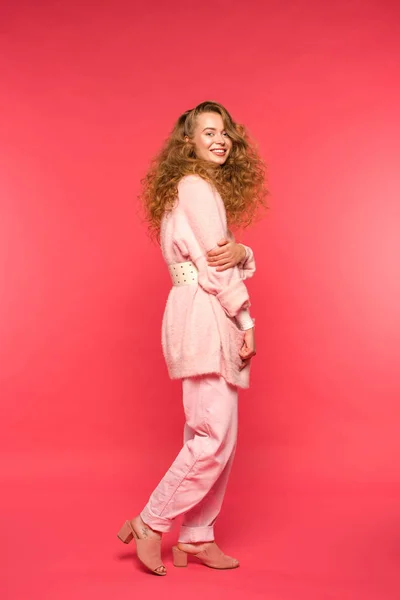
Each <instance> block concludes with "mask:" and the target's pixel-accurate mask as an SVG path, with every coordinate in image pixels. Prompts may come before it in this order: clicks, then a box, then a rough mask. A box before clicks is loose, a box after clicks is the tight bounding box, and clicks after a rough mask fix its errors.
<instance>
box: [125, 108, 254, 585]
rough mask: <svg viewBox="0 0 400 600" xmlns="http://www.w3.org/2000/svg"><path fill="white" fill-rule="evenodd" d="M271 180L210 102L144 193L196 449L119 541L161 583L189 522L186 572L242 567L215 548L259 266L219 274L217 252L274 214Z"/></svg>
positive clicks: (170, 351) (170, 359)
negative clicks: (164, 548)
mask: <svg viewBox="0 0 400 600" xmlns="http://www.w3.org/2000/svg"><path fill="white" fill-rule="evenodd" d="M263 175H264V171H263V163H262V161H261V160H260V158H259V157H258V156H257V154H256V152H255V151H254V150H253V149H252V147H251V145H250V144H249V143H248V141H247V139H246V134H245V130H244V128H243V127H242V126H240V125H237V124H235V123H234V122H233V120H232V118H231V116H230V115H229V113H228V111H227V110H226V109H225V108H224V107H223V106H221V105H220V104H217V103H215V102H203V103H202V104H200V105H199V106H197V107H196V108H194V109H192V110H190V111H186V112H185V113H184V114H183V115H181V116H180V117H179V119H178V121H177V123H176V125H175V127H174V129H173V131H172V134H171V136H170V138H169V139H168V140H167V142H166V144H165V146H164V148H163V150H162V151H161V153H160V155H159V156H158V157H157V159H156V160H155V161H154V163H153V165H152V167H151V169H150V170H149V173H148V174H147V177H146V178H145V179H144V181H143V183H144V192H143V196H142V198H143V200H144V204H145V208H146V214H147V218H148V221H149V223H150V226H151V227H152V228H153V231H155V232H157V234H159V235H160V241H161V250H162V254H163V258H164V260H165V262H166V264H167V266H168V269H169V272H170V274H171V277H172V289H171V290H170V293H169V295H168V300H167V304H166V307H165V311H164V316H163V322H162V347H163V353H164V357H165V361H166V364H167V368H168V372H169V375H170V377H171V379H182V391H183V404H184V410H185V417H186V424H185V433H184V437H185V443H184V446H183V448H182V450H181V451H180V453H179V454H178V456H177V458H176V459H175V461H174V463H173V464H172V466H171V467H170V469H169V471H168V472H167V473H166V474H165V476H164V477H163V479H162V480H161V481H160V483H159V484H158V486H157V487H156V489H155V490H154V491H153V493H152V495H151V497H150V499H149V501H148V503H147V504H146V506H145V507H144V508H143V510H142V511H141V513H140V514H139V515H137V516H136V517H134V518H133V519H131V520H129V521H126V522H125V524H124V525H123V526H122V528H121V530H120V531H119V533H118V537H119V538H120V539H121V540H122V541H123V542H125V543H128V542H130V541H131V540H132V539H135V542H136V547H137V554H138V557H139V559H140V560H141V561H142V562H143V564H144V565H145V566H146V567H147V568H148V569H149V570H150V571H152V572H153V573H156V574H157V575H165V574H166V569H165V566H164V565H163V563H162V558H161V537H162V534H163V533H166V532H168V531H170V529H171V527H172V523H173V521H174V519H175V518H176V517H178V516H180V515H184V518H183V522H182V527H181V530H180V535H179V541H178V544H177V546H174V548H173V555H174V564H175V566H186V564H187V556H188V554H192V555H195V556H196V557H197V558H199V559H200V560H201V562H203V563H204V564H206V565H207V566H209V567H213V568H215V569H234V568H236V567H238V566H239V561H238V560H236V559H234V558H232V557H230V556H227V555H225V554H224V553H223V552H222V551H221V550H220V549H219V548H218V546H217V544H216V543H215V540H214V523H215V521H216V519H217V517H218V514H219V512H220V509H221V505H222V502H223V498H224V495H225V489H226V485H227V482H228V477H229V473H230V469H231V466H232V462H233V457H234V454H235V448H236V438H237V421H238V414H237V412H238V410H237V409H238V388H247V387H248V386H249V378H250V363H251V360H252V358H253V357H254V356H255V354H256V343H255V333H254V320H253V319H252V317H251V316H250V312H249V307H250V298H249V294H248V291H247V288H246V285H245V283H244V279H246V278H248V277H251V276H252V275H253V273H254V271H255V262H254V256H253V252H252V250H251V249H250V248H247V247H245V256H244V257H243V254H242V252H241V251H240V252H239V253H237V252H236V254H235V253H233V255H234V256H236V260H235V261H234V262H233V263H232V264H231V265H230V267H229V268H223V269H221V270H217V268H216V265H217V264H218V262H219V261H218V252H219V248H218V249H217V250H215V248H216V247H217V245H220V244H221V240H223V239H227V238H229V237H231V236H230V232H229V231H228V224H232V223H234V222H240V221H241V220H246V219H247V221H249V220H251V217H252V216H253V214H254V211H255V209H256V208H257V207H258V206H259V205H260V204H262V203H263V192H264V188H263ZM230 243H233V245H234V246H238V245H237V244H235V243H234V242H230ZM210 252H213V254H212V258H211V265H210V262H209V261H210V256H209V254H210ZM216 254H217V260H216V261H215V257H216ZM213 259H214V261H215V262H212V261H213ZM239 265H240V266H239Z"/></svg>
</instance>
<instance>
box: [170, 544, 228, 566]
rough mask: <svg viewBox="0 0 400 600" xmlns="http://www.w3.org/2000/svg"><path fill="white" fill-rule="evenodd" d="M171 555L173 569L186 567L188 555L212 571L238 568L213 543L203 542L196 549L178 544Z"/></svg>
mask: <svg viewBox="0 0 400 600" xmlns="http://www.w3.org/2000/svg"><path fill="white" fill-rule="evenodd" d="M189 548H190V549H189ZM172 554H173V558H174V566H175V567H187V564H188V555H189V554H190V555H191V556H195V557H196V558H198V559H199V560H200V561H201V562H202V563H203V564H204V565H206V566H207V567H211V568H212V569H236V568H237V567H238V566H239V561H238V560H236V558H232V557H231V556H227V555H226V554H224V553H223V552H222V550H220V548H218V546H217V544H216V543H215V542H205V543H204V544H201V545H199V546H198V547H197V548H195V547H194V546H193V545H192V544H179V546H173V548H172Z"/></svg>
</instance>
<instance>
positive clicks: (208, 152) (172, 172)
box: [140, 101, 267, 239]
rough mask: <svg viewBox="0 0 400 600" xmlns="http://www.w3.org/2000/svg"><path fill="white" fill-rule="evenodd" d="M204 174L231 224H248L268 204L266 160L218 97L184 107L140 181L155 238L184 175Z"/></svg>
mask: <svg viewBox="0 0 400 600" xmlns="http://www.w3.org/2000/svg"><path fill="white" fill-rule="evenodd" d="M195 173H196V174H197V175H200V177H201V178H202V179H204V180H205V181H208V182H209V183H210V184H211V185H212V186H213V187H214V188H215V189H216V190H217V191H218V193H219V194H220V196H221V198H222V200H223V202H224V207H225V211H226V217H227V221H228V226H229V227H235V226H238V227H241V226H244V227H246V226H248V225H250V224H251V223H252V222H253V219H254V216H255V214H256V213H257V212H258V211H259V209H261V208H264V207H265V206H266V203H265V197H266V194H267V191H266V188H265V164H264V162H263V160H262V159H261V157H260V156H259V154H258V151H257V148H256V146H255V145H254V144H253V142H252V140H250V138H249V135H248V133H247V130H246V128H245V127H244V125H241V124H240V123H237V122H235V121H234V120H233V119H232V117H231V115H230V113H229V112H228V111H227V110H226V108H225V107H224V106H222V105H221V104H219V103H218V102H213V101H205V102H202V103H201V104H198V105H197V106H196V107H195V108H192V109H190V110H187V111H185V112H184V113H183V114H182V115H181V116H180V117H179V118H178V120H177V121H176V123H175V126H174V127H173V129H172V131H171V133H170V135H169V137H168V138H167V140H166V141H165V143H164V145H163V147H162V148H161V151H160V152H159V154H158V155H157V156H156V157H155V158H154V161H153V163H152V165H151V167H150V169H149V170H148V172H147V174H146V176H145V177H144V179H143V180H142V182H141V183H142V193H141V195H140V200H141V202H142V204H143V206H144V209H145V218H146V220H147V221H148V225H149V229H150V232H151V233H152V234H154V235H155V236H156V237H157V239H158V238H159V234H160V227H161V219H162V217H163V215H164V214H165V213H168V212H170V211H171V210H172V209H173V207H174V206H175V204H176V200H177V197H178V184H179V182H180V181H181V179H182V178H183V177H185V176H186V175H191V174H195Z"/></svg>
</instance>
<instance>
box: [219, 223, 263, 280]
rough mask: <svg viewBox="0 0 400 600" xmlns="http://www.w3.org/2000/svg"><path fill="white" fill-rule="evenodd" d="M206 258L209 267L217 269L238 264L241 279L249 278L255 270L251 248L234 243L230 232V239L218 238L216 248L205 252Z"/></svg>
mask: <svg viewBox="0 0 400 600" xmlns="http://www.w3.org/2000/svg"><path fill="white" fill-rule="evenodd" d="M229 233H230V232H229ZM207 259H208V264H209V265H210V267H215V268H216V269H217V271H225V270H226V269H231V268H232V267H234V266H238V267H239V269H240V274H241V276H242V279H249V278H250V277H252V276H253V275H254V273H255V270H256V263H255V260H254V253H253V250H252V249H251V248H250V247H249V246H245V245H244V244H240V243H236V242H235V239H234V237H233V234H231V233H230V239H228V238H224V239H222V240H220V241H219V242H218V248H215V249H213V250H210V251H209V252H208V253H207Z"/></svg>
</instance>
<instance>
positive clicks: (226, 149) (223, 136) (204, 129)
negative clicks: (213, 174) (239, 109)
mask: <svg viewBox="0 0 400 600" xmlns="http://www.w3.org/2000/svg"><path fill="white" fill-rule="evenodd" d="M185 142H186V143H188V142H189V136H185ZM193 143H194V145H195V148H196V154H197V156H198V157H200V158H202V159H204V160H210V161H213V162H216V163H218V164H219V165H223V164H224V163H225V161H226V159H227V158H228V156H229V153H230V151H231V148H232V140H231V138H230V137H229V135H228V133H227V132H226V130H225V124H224V122H223V120H222V116H221V115H220V114H218V113H212V112H209V113H208V112H206V113H203V114H200V115H199V116H198V117H197V126H196V129H195V132H194V136H193Z"/></svg>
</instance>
